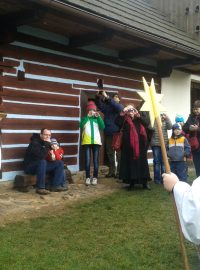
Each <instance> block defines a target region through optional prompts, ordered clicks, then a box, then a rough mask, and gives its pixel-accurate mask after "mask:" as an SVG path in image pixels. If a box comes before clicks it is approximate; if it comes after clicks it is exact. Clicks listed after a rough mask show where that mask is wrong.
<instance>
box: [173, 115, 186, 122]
mask: <svg viewBox="0 0 200 270" xmlns="http://www.w3.org/2000/svg"><path fill="white" fill-rule="evenodd" d="M175 122H176V123H179V122H183V123H184V118H183V116H182V115H180V114H177V115H176V117H175Z"/></svg>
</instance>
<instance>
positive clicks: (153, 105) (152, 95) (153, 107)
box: [138, 77, 166, 127]
mask: <svg viewBox="0 0 200 270" xmlns="http://www.w3.org/2000/svg"><path fill="white" fill-rule="evenodd" d="M142 80H143V84H144V91H145V92H138V94H139V95H140V96H141V98H142V99H143V100H144V101H145V103H144V104H143V105H142V107H141V109H140V111H149V116H150V122H151V126H152V127H153V126H154V122H155V118H159V121H160V111H166V109H165V108H164V107H163V106H162V105H161V104H160V102H161V100H162V98H163V94H157V93H156V89H155V84H154V80H153V79H152V80H151V85H150V86H149V85H148V83H147V82H146V80H145V78H144V77H143V78H142ZM160 123H161V121H160Z"/></svg>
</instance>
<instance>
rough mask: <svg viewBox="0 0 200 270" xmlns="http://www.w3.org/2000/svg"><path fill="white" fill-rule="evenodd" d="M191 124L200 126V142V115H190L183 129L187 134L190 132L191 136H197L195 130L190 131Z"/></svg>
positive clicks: (198, 130) (198, 135)
mask: <svg viewBox="0 0 200 270" xmlns="http://www.w3.org/2000/svg"><path fill="white" fill-rule="evenodd" d="M191 125H198V126H199V128H198V129H197V138H198V141H199V144H200V117H199V116H196V115H194V114H193V113H192V114H190V115H189V117H188V119H187V121H186V123H185V124H184V125H183V131H184V132H185V133H186V134H189V137H193V136H195V131H190V129H189V128H190V126H191Z"/></svg>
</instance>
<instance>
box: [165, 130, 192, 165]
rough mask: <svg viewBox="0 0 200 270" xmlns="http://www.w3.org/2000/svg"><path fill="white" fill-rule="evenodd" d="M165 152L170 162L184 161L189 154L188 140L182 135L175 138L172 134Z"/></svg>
mask: <svg viewBox="0 0 200 270" xmlns="http://www.w3.org/2000/svg"><path fill="white" fill-rule="evenodd" d="M167 150H168V151H167V152H168V157H169V158H170V160H171V161H184V157H188V156H189V155H190V153H191V147H190V145H189V143H188V140H187V139H186V138H185V137H184V136H183V135H182V134H181V135H179V136H177V137H175V136H174V135H173V134H172V137H171V138H170V139H169V143H168V147H167Z"/></svg>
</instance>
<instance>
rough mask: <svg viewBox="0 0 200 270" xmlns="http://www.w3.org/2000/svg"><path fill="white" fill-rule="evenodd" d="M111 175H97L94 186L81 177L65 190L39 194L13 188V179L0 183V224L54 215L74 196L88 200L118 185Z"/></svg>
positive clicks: (71, 202) (77, 198)
mask: <svg viewBox="0 0 200 270" xmlns="http://www.w3.org/2000/svg"><path fill="white" fill-rule="evenodd" d="M122 186H123V184H121V183H118V182H117V181H116V179H114V178H110V179H107V178H100V179H99V181H98V185H97V186H89V187H87V186H85V184H84V181H83V180H80V179H79V181H76V182H75V184H70V185H69V190H68V191H66V192H51V193H50V194H49V195H39V194H36V193H35V189H34V188H32V189H31V190H30V191H29V192H26V193H23V192H19V191H17V190H15V189H13V183H12V182H10V181H8V182H2V183H0V217H1V218H0V226H5V225H6V224H7V223H13V222H17V221H23V220H28V219H30V218H34V217H39V216H47V215H54V214H56V213H58V212H60V211H62V209H64V208H65V207H66V205H71V204H73V203H74V202H76V201H78V200H88V199H92V198H95V197H100V196H104V195H106V194H109V193H112V192H114V191H115V190H117V189H119V188H122Z"/></svg>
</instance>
